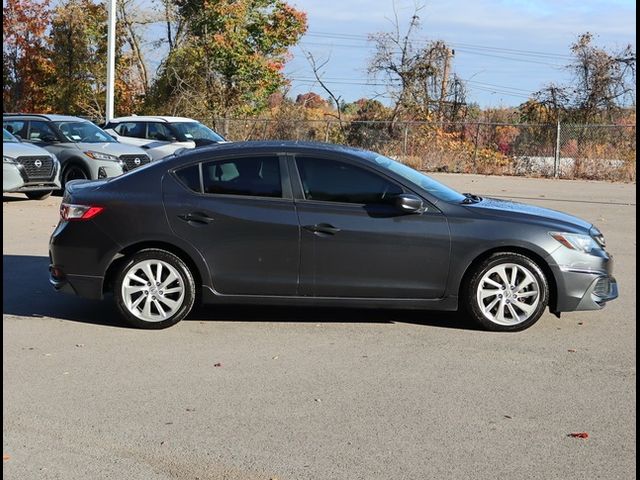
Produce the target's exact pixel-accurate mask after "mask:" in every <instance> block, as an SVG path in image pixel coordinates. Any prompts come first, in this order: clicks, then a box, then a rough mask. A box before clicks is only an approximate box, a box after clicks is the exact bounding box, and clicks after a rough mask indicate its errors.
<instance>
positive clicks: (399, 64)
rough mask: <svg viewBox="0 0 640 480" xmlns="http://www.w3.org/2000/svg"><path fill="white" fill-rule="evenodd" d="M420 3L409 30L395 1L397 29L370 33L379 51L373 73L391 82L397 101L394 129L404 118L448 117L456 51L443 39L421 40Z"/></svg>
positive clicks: (395, 104)
mask: <svg viewBox="0 0 640 480" xmlns="http://www.w3.org/2000/svg"><path fill="white" fill-rule="evenodd" d="M423 8H424V7H423V6H421V5H416V7H415V9H414V13H413V15H412V16H411V18H410V20H409V24H408V26H407V28H406V30H405V31H402V28H401V25H400V19H399V18H398V13H397V10H396V6H395V4H394V20H393V31H391V32H382V33H376V34H373V35H370V37H369V38H370V40H371V41H372V42H373V43H374V46H375V49H376V51H375V54H374V56H373V58H372V59H371V61H370V62H369V74H370V75H372V76H373V77H374V78H378V79H381V80H382V81H383V82H384V83H386V84H387V85H388V88H387V93H388V95H389V96H390V97H391V99H392V100H393V101H394V107H393V110H392V114H391V119H390V120H391V128H393V125H394V124H395V122H396V121H397V120H398V119H399V118H401V117H402V116H404V117H410V118H416V119H419V120H429V119H431V118H432V116H433V114H434V113H436V112H437V113H438V117H439V118H440V119H441V120H443V119H444V105H445V103H446V102H445V96H446V95H447V91H448V88H447V81H448V79H449V72H448V69H449V62H450V58H451V55H452V50H451V49H450V48H449V47H448V46H447V45H446V44H445V43H444V42H442V41H435V42H426V43H425V42H424V41H423V42H419V41H418V40H417V39H416V34H417V32H418V30H419V28H420V17H419V13H420V11H421V10H422V9H423Z"/></svg>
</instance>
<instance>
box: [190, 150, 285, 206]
mask: <svg viewBox="0 0 640 480" xmlns="http://www.w3.org/2000/svg"><path fill="white" fill-rule="evenodd" d="M202 180H203V184H204V192H205V193H217V194H225V195H250V196H254V197H282V183H281V181H280V161H279V160H278V157H249V158H235V159H232V160H220V161H217V162H208V163H204V164H203V165H202Z"/></svg>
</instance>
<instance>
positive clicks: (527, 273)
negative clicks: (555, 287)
mask: <svg viewBox="0 0 640 480" xmlns="http://www.w3.org/2000/svg"><path fill="white" fill-rule="evenodd" d="M462 301H463V302H464V304H465V307H466V310H467V312H468V313H469V314H470V315H471V317H472V318H473V320H475V321H476V322H477V323H478V324H479V325H480V326H482V327H483V328H485V329H487V330H493V331H501V332H509V331H511V332H513V331H519V330H524V329H526V328H529V327H530V326H531V325H533V324H534V323H535V322H537V321H538V319H539V318H540V317H541V316H542V314H543V313H544V309H545V308H546V306H547V303H548V301H549V286H548V283H547V279H546V277H545V275H544V273H543V272H542V270H541V269H540V267H539V266H538V265H537V264H536V263H535V262H533V261H532V260H531V259H530V258H528V257H526V256H524V255H521V254H518V253H507V252H500V253H494V254H493V255H491V256H490V257H489V258H487V259H485V260H484V261H482V262H481V263H480V264H479V265H478V266H477V267H476V268H475V269H474V271H473V273H472V274H471V276H470V277H469V281H468V283H467V285H466V288H465V290H464V294H463V298H462Z"/></svg>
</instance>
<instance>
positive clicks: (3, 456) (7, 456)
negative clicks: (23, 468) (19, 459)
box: [2, 453, 11, 462]
mask: <svg viewBox="0 0 640 480" xmlns="http://www.w3.org/2000/svg"><path fill="white" fill-rule="evenodd" d="M10 458H11V457H10V456H9V455H7V454H6V453H3V454H2V461H3V462H6V461H7V460H9V459H10Z"/></svg>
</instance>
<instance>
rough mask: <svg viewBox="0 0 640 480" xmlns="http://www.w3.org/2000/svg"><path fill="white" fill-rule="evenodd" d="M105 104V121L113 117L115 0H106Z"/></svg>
mask: <svg viewBox="0 0 640 480" xmlns="http://www.w3.org/2000/svg"><path fill="white" fill-rule="evenodd" d="M107 9H108V16H107V105H106V108H105V115H104V116H105V119H104V120H105V122H108V121H109V120H111V119H112V118H113V105H114V91H115V78H116V0H107Z"/></svg>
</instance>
